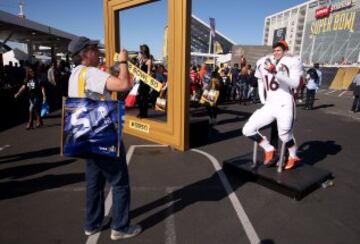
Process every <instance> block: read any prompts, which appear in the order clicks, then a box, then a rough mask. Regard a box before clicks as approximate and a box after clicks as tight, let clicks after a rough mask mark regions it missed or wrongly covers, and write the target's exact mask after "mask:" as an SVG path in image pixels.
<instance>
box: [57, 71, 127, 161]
mask: <svg viewBox="0 0 360 244" xmlns="http://www.w3.org/2000/svg"><path fill="white" fill-rule="evenodd" d="M86 70H87V68H84V69H83V70H82V71H81V73H80V78H79V96H80V97H79V98H64V99H63V111H62V138H61V140H62V142H61V151H62V154H63V155H64V156H68V157H78V158H94V157H95V158H96V157H99V158H118V157H120V145H121V137H122V128H123V121H124V116H125V105H124V103H123V102H121V101H104V100H100V101H99V100H92V99H90V98H84V97H83V96H84V89H85V81H84V75H85V73H86Z"/></svg>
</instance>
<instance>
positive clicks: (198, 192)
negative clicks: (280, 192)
mask: <svg viewBox="0 0 360 244" xmlns="http://www.w3.org/2000/svg"><path fill="white" fill-rule="evenodd" d="M222 172H224V171H223V170H221V171H220V172H219V173H222ZM219 181H220V178H219V176H218V174H217V173H214V174H213V175H212V176H210V177H209V178H206V179H202V180H200V181H198V182H195V183H193V184H190V185H188V186H185V187H183V188H181V189H179V190H176V191H174V192H172V193H169V194H168V195H167V196H165V197H162V198H160V199H158V200H155V201H154V202H151V203H149V204H146V205H144V206H142V207H139V208H137V209H134V210H133V211H131V218H135V217H137V216H139V215H141V214H144V213H146V212H148V211H151V210H153V209H156V208H158V207H160V206H167V207H166V208H164V209H162V210H160V211H158V212H157V213H155V214H153V215H151V216H149V217H147V218H145V219H143V220H142V221H141V222H140V223H139V224H140V225H141V226H142V227H143V228H144V230H147V229H149V228H151V227H153V226H155V225H157V224H158V223H160V222H161V221H163V220H164V219H166V218H167V217H169V216H170V215H172V214H174V213H177V212H179V211H182V210H183V209H185V208H186V207H188V206H190V205H192V204H195V203H198V202H203V201H205V202H209V201H221V200H222V199H223V198H225V197H227V196H228V194H227V193H226V191H225V190H224V188H223V187H222V184H221V183H220V182H219ZM234 182H235V183H233V184H232V188H233V190H234V191H235V190H236V189H237V188H239V187H240V186H241V185H242V184H244V181H239V180H237V181H234Z"/></svg>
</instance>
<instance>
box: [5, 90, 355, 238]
mask: <svg viewBox="0 0 360 244" xmlns="http://www.w3.org/2000/svg"><path fill="white" fill-rule="evenodd" d="M340 94H341V92H331V91H330V90H329V91H325V90H322V91H320V93H319V94H318V98H319V99H318V100H317V101H316V104H315V110H313V111H305V110H302V107H301V106H299V107H298V111H297V121H296V130H295V135H296V138H297V142H298V143H299V145H300V149H301V150H302V155H303V157H304V160H306V161H307V163H308V164H312V165H315V167H320V168H325V169H328V170H330V171H332V172H333V174H334V176H335V180H334V182H335V186H333V187H330V188H327V189H322V188H320V189H318V190H316V191H315V192H313V193H311V194H310V195H308V196H306V197H305V198H304V199H302V200H301V201H298V202H297V201H294V200H292V199H291V198H288V197H286V196H284V195H281V194H279V193H277V192H274V191H272V190H270V189H267V188H265V187H263V186H260V185H257V184H255V183H252V182H248V181H247V179H245V178H241V177H239V176H238V175H236V174H235V173H234V172H224V171H222V170H221V167H220V165H221V163H222V161H223V160H226V159H230V158H233V157H236V156H239V155H245V154H249V157H250V152H251V148H252V144H251V142H249V141H248V140H247V139H246V138H244V137H243V136H241V128H242V126H243V124H244V123H245V121H246V119H247V117H248V116H249V115H250V114H251V113H252V112H253V111H254V110H255V109H256V108H257V107H258V105H248V106H243V105H241V106H240V105H236V104H232V105H223V106H221V113H220V115H219V119H218V124H217V125H216V126H214V127H213V129H212V130H211V134H210V138H209V141H208V143H207V145H203V146H201V147H198V148H196V149H194V150H190V151H187V152H184V153H181V152H177V151H174V150H171V149H170V148H168V147H163V146H161V145H153V146H152V147H148V146H146V147H145V146H139V145H149V144H152V143H150V142H147V141H143V140H140V139H138V138H134V137H131V136H126V138H125V143H126V145H127V148H128V158H129V162H128V163H129V171H130V177H131V178H130V179H131V186H132V189H131V191H132V205H131V209H132V212H131V214H132V217H133V219H132V222H133V223H140V224H141V225H142V226H143V227H144V229H145V230H144V232H143V233H142V234H141V235H140V236H139V237H136V238H134V239H130V240H127V241H123V243H166V244H172V243H258V242H260V241H261V242H262V243H357V242H358V240H359V239H360V225H359V219H360V211H359V207H358V206H359V203H360V194H359V193H360V181H359V180H358V179H359V176H360V170H359V167H358V162H359V153H358V151H359V144H358V140H357V138H360V130H359V128H360V127H359V126H360V124H359V122H360V115H359V114H351V113H349V112H348V110H349V108H350V105H351V102H352V99H351V94H350V93H349V94H347V93H344V94H343V95H341V96H340ZM203 115H204V114H202V113H198V114H197V116H203ZM45 122H46V127H44V128H41V129H37V130H32V131H25V129H24V128H25V124H23V125H20V126H17V127H14V128H11V129H8V130H6V131H3V132H1V133H0V217H1V219H2V221H1V222H0V229H1V231H0V243H6V244H10V243H105V244H106V243H113V241H110V239H109V233H110V231H109V230H105V231H103V232H102V233H101V234H100V235H99V236H93V237H92V238H90V239H86V238H85V236H84V234H83V231H82V224H83V217H84V195H85V188H84V164H83V162H82V160H75V159H70V158H62V157H60V156H59V134H60V124H59V123H60V122H59V116H58V114H56V113H54V114H53V115H52V117H51V118H48V119H46V121H45ZM266 133H267V132H265V134H266ZM135 145H137V146H135ZM232 190H233V191H234V193H232V194H231V191H232Z"/></svg>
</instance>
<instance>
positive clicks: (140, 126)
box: [129, 120, 150, 133]
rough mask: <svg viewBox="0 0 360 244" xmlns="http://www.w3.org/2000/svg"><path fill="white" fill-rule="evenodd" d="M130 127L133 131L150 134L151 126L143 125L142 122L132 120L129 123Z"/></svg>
mask: <svg viewBox="0 0 360 244" xmlns="http://www.w3.org/2000/svg"><path fill="white" fill-rule="evenodd" d="M129 127H130V128H131V129H134V130H137V131H141V132H143V133H149V132H150V125H149V124H145V123H141V122H139V121H135V120H130V121H129Z"/></svg>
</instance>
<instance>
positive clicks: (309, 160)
mask: <svg viewBox="0 0 360 244" xmlns="http://www.w3.org/2000/svg"><path fill="white" fill-rule="evenodd" d="M298 150H299V156H300V158H301V159H302V160H301V161H302V162H304V163H305V164H308V165H314V164H316V163H317V162H320V161H322V160H324V159H325V158H326V157H327V156H328V155H336V154H337V153H339V152H340V151H341V150H342V146H341V145H338V144H336V143H335V142H334V141H308V142H305V143H303V144H301V145H300V146H299V148H298Z"/></svg>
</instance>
